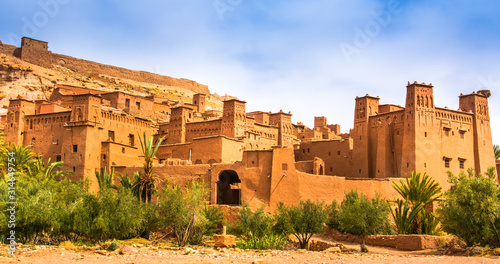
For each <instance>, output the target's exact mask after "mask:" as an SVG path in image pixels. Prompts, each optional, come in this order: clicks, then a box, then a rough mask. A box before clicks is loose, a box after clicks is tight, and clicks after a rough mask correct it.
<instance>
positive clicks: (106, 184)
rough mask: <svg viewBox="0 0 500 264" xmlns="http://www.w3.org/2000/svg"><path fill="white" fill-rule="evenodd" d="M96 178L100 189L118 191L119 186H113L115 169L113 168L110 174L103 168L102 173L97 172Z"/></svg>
mask: <svg viewBox="0 0 500 264" xmlns="http://www.w3.org/2000/svg"><path fill="white" fill-rule="evenodd" d="M95 177H96V178H97V183H98V184H99V189H103V188H112V189H117V186H116V185H114V184H113V178H114V177H115V169H114V168H111V170H110V171H109V172H108V170H107V169H106V168H101V172H100V173H99V171H95Z"/></svg>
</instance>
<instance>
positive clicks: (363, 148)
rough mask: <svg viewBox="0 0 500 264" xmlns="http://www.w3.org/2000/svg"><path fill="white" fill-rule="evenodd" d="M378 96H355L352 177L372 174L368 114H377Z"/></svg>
mask: <svg viewBox="0 0 500 264" xmlns="http://www.w3.org/2000/svg"><path fill="white" fill-rule="evenodd" d="M379 100H380V98H379V97H373V96H370V95H368V94H367V95H366V96H363V97H356V107H355V110H354V129H353V130H352V135H351V136H352V138H353V144H354V149H353V153H352V156H353V163H352V164H353V172H352V175H353V177H361V178H369V177H372V176H373V173H372V171H371V164H369V163H370V161H371V160H372V158H371V153H370V140H369V134H370V133H369V132H370V131H369V129H370V126H369V119H370V116H374V115H377V114H378V106H379Z"/></svg>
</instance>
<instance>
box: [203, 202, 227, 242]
mask: <svg viewBox="0 0 500 264" xmlns="http://www.w3.org/2000/svg"><path fill="white" fill-rule="evenodd" d="M203 215H204V216H205V219H206V220H207V222H206V225H205V235H207V236H212V235H214V234H216V233H217V232H218V231H219V230H221V228H222V226H223V225H224V212H222V209H221V208H220V207H214V206H208V205H207V206H205V209H204V210H203Z"/></svg>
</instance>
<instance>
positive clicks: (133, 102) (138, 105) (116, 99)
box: [101, 92, 155, 117]
mask: <svg viewBox="0 0 500 264" xmlns="http://www.w3.org/2000/svg"><path fill="white" fill-rule="evenodd" d="M101 96H102V98H103V99H105V100H109V101H110V106H111V107H114V108H118V109H123V110H124V111H125V112H126V113H129V114H131V115H134V116H140V117H151V116H154V108H155V107H154V103H153V101H151V100H148V99H145V98H141V97H138V96H134V95H130V94H126V93H122V92H112V93H103V94H101Z"/></svg>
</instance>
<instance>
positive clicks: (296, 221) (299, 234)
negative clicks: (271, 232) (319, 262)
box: [276, 200, 328, 248]
mask: <svg viewBox="0 0 500 264" xmlns="http://www.w3.org/2000/svg"><path fill="white" fill-rule="evenodd" d="M327 214H328V212H327V209H326V206H325V205H324V204H323V203H319V202H312V201H311V200H307V201H300V203H299V205H298V206H285V205H283V204H279V205H278V209H277V212H276V217H277V219H280V223H279V225H280V229H283V230H284V233H285V234H286V233H291V234H293V235H294V236H295V237H296V238H297V239H298V240H299V245H300V248H306V247H307V245H308V243H309V240H310V239H311V237H312V236H313V235H314V234H318V233H321V232H323V231H324V226H323V224H324V223H325V222H326V220H327ZM277 224H278V223H277Z"/></svg>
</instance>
